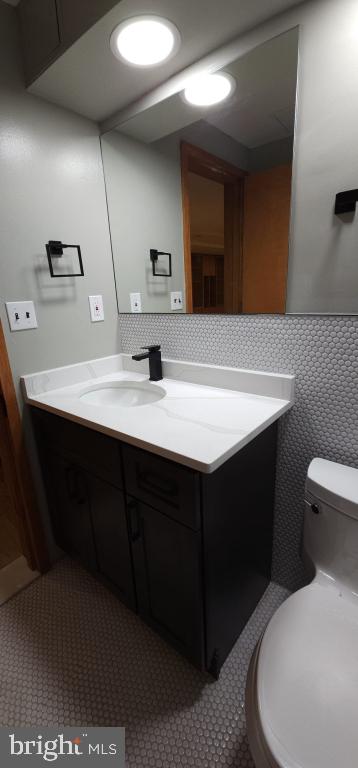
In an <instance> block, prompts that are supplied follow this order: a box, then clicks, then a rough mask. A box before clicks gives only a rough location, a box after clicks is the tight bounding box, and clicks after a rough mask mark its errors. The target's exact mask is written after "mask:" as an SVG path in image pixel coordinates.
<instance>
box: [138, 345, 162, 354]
mask: <svg viewBox="0 0 358 768" xmlns="http://www.w3.org/2000/svg"><path fill="white" fill-rule="evenodd" d="M141 349H147V350H148V352H159V350H160V344H150V345H149V347H141Z"/></svg>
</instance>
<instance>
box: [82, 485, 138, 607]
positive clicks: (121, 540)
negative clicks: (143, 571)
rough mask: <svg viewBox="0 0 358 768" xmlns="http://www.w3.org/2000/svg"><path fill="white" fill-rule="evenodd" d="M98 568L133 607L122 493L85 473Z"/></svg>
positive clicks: (133, 598) (129, 558) (131, 578)
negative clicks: (86, 475)
mask: <svg viewBox="0 0 358 768" xmlns="http://www.w3.org/2000/svg"><path fill="white" fill-rule="evenodd" d="M88 483H89V487H90V504H91V514H92V523H93V533H94V540H95V547H96V553H97V566H98V571H99V572H100V573H101V574H102V576H104V577H105V578H106V579H107V580H108V581H109V582H110V583H111V584H113V585H114V586H115V588H116V591H119V594H120V596H121V598H122V600H123V602H124V603H126V604H127V605H128V606H129V607H131V608H134V609H135V607H136V599H135V590H134V581H133V569H132V561H131V552H130V544H129V538H128V527H127V518H126V509H125V502H124V496H123V493H122V492H121V491H120V490H118V488H115V487H114V486H112V485H110V484H109V483H105V482H103V481H102V480H99V479H97V478H96V477H93V476H88Z"/></svg>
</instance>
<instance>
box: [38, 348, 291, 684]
mask: <svg viewBox="0 0 358 768" xmlns="http://www.w3.org/2000/svg"><path fill="white" fill-rule="evenodd" d="M163 364H164V376H165V377H164V379H163V381H161V382H159V385H160V386H158V394H156V386H157V385H152V384H150V383H149V382H148V381H147V375H146V374H144V373H141V372H140V373H138V366H137V365H136V366H135V368H134V364H133V363H132V361H131V359H130V357H129V356H127V355H118V356H115V357H113V358H107V359H104V360H102V361H94V362H91V363H90V364H81V365H78V366H70V367H68V368H64V369H58V370H57V371H49V372H46V373H45V374H35V375H33V376H27V377H24V378H23V388H24V392H25V397H26V400H27V402H28V403H29V404H30V405H31V406H32V407H31V411H32V417H33V423H34V428H35V434H36V439H37V443H38V447H39V452H40V459H41V466H42V470H43V477H44V483H45V487H46V492H47V498H48V506H49V510H50V514H51V519H52V525H53V531H54V536H55V539H56V542H57V544H58V545H59V546H60V547H61V548H62V549H63V550H64V551H65V552H68V553H69V554H70V555H72V556H75V557H76V558H77V559H78V560H79V561H80V562H81V563H82V564H83V565H84V566H85V567H86V568H88V569H89V570H90V571H91V572H92V573H93V574H96V575H97V576H98V577H99V578H100V579H101V580H103V581H104V582H105V583H106V584H107V585H108V586H109V587H110V588H112V589H113V590H114V591H115V592H116V593H117V594H118V595H119V597H120V599H121V600H122V601H123V602H124V603H125V604H126V605H127V606H128V607H129V608H130V609H132V610H134V611H137V612H138V613H139V615H140V616H141V617H142V618H143V619H144V620H145V621H146V622H147V623H148V624H149V625H150V626H151V627H152V628H153V629H154V630H155V631H157V632H158V633H159V634H160V635H162V637H164V638H165V639H166V640H167V641H168V642H170V643H171V644H172V645H173V646H174V647H175V648H176V649H177V650H178V651H180V652H181V653H182V654H183V655H185V656H186V657H187V658H188V659H190V661H191V662H193V663H194V664H195V665H196V666H197V667H199V668H200V669H206V670H208V671H209V672H210V673H211V674H212V675H214V676H217V675H218V673H219V670H220V667H221V666H222V664H223V662H224V661H225V658H226V657H227V655H228V653H229V652H230V650H231V648H232V646H233V644H234V642H235V640H236V639H237V637H238V635H239V634H240V632H241V630H242V628H243V627H244V625H245V623H246V622H247V620H248V618H249V616H250V615H251V613H252V611H253V610H254V608H255V606H256V604H257V602H258V600H259V599H260V597H261V595H262V594H263V592H264V590H265V588H266V585H267V583H268V581H269V579H270V570H271V550H272V528H273V503H274V485H275V457H276V427H277V419H278V418H279V416H280V415H281V414H282V413H284V412H285V411H287V410H288V409H289V408H290V407H291V405H292V403H293V377H292V376H276V375H275V374H260V373H257V372H250V371H239V370H235V369H226V368H219V367H217V368H216V367H211V366H199V365H194V364H190V363H179V362H174V361H163ZM145 367H146V364H145V363H143V364H141V368H142V370H143V371H144V370H145ZM194 382H196V383H194ZM64 384H65V385H64ZM59 385H60V386H59ZM153 387H154V389H153ZM250 390H251V391H250ZM117 392H119V395H118V402H117V403H116V396H117V395H116V393H117ZM128 392H129V393H131V394H132V396H134V400H138V398H139V400H140V402H141V398H142V397H144V398H146V397H147V396H148V392H149V393H151V397H156V396H158V398H159V397H160V399H157V400H155V401H154V402H150V401H149V402H147V404H146V405H137V406H134V407H133V399H132V400H131V397H130V396H129V395H128ZM142 392H144V395H142ZM260 392H261V394H260ZM133 393H134V395H133ZM138 393H139V395H138ZM163 393H164V394H163ZM265 393H266V394H265ZM267 393H269V394H267ZM126 398H127V404H124V400H125V399H126ZM128 398H129V399H128ZM129 400H131V404H130V405H128V402H129Z"/></svg>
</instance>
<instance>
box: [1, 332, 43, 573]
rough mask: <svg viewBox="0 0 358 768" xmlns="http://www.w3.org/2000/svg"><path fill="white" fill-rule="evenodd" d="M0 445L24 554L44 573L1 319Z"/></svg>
mask: <svg viewBox="0 0 358 768" xmlns="http://www.w3.org/2000/svg"><path fill="white" fill-rule="evenodd" d="M0 445H1V458H2V462H3V466H4V470H5V472H6V480H7V485H8V487H9V492H10V495H11V499H12V502H13V506H14V511H15V514H16V522H17V525H18V530H19V537H20V541H21V544H22V548H23V554H24V555H25V557H26V559H27V561H28V564H29V567H30V568H32V569H33V570H38V571H40V572H41V573H43V572H45V571H46V570H48V568H49V567H50V562H49V557H48V552H47V546H46V540H45V534H44V530H43V524H42V520H41V516H40V512H39V509H38V505H37V502H36V496H35V491H34V486H33V481H32V477H31V473H30V468H29V463H28V458H27V453H26V448H25V444H24V436H23V429H22V422H21V417H20V412H19V407H18V404H17V399H16V393H15V387H14V382H13V379H12V374H11V368H10V363H9V357H8V354H7V349H6V343H5V337H4V332H3V329H2V325H1V321H0Z"/></svg>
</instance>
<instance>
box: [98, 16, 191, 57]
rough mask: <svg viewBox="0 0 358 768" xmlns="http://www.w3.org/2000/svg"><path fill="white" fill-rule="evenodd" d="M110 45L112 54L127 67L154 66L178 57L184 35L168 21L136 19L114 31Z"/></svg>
mask: <svg viewBox="0 0 358 768" xmlns="http://www.w3.org/2000/svg"><path fill="white" fill-rule="evenodd" d="M110 44H111V49H112V53H114V55H115V56H116V57H117V59H121V60H122V61H124V62H125V63H126V64H132V65H133V66H136V67H153V66H155V65H156V64H161V63H162V62H163V61H166V60H167V59H169V58H171V57H172V56H174V54H175V53H176V52H177V50H178V48H179V46H180V34H179V31H178V29H177V28H176V27H175V26H174V24H172V22H171V21H168V19H163V18H161V17H160V16H154V15H149V16H135V17H134V18H132V19H127V20H126V21H123V22H122V23H121V24H119V25H118V26H117V27H116V28H115V29H114V30H113V32H112V34H111V39H110Z"/></svg>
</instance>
